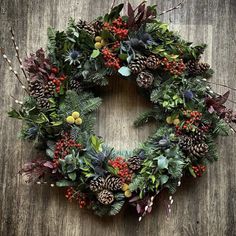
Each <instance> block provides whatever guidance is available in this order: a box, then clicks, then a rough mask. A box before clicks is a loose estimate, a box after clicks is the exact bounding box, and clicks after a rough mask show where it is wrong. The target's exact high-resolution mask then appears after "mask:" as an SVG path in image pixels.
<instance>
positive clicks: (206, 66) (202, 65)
mask: <svg viewBox="0 0 236 236" xmlns="http://www.w3.org/2000/svg"><path fill="white" fill-rule="evenodd" d="M198 66H199V70H200V72H201V74H203V73H205V72H206V71H207V70H209V68H210V65H209V64H208V63H202V62H201V63H199V64H198Z"/></svg>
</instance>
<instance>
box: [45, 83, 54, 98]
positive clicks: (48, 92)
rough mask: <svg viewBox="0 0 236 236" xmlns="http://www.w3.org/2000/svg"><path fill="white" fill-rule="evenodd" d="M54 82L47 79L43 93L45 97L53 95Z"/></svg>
mask: <svg viewBox="0 0 236 236" xmlns="http://www.w3.org/2000/svg"><path fill="white" fill-rule="evenodd" d="M54 89H55V84H54V83H53V82H52V81H49V82H48V83H47V84H46V85H45V86H44V94H45V96H47V97H52V96H53V95H54Z"/></svg>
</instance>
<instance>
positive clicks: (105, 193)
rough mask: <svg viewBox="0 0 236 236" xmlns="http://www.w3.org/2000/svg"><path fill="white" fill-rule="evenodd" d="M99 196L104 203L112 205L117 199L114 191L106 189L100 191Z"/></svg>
mask: <svg viewBox="0 0 236 236" xmlns="http://www.w3.org/2000/svg"><path fill="white" fill-rule="evenodd" d="M97 198H98V201H99V202H101V203H102V204H104V205H110V204H111V203H112V202H113V201H114V199H115V198H114V195H113V193H112V192H111V191H109V190H106V189H104V190H102V191H101V192H100V193H98V196H97Z"/></svg>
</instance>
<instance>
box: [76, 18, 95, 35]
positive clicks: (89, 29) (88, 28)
mask: <svg viewBox="0 0 236 236" xmlns="http://www.w3.org/2000/svg"><path fill="white" fill-rule="evenodd" d="M76 26H77V28H78V30H79V31H81V30H83V31H85V32H86V33H88V34H89V35H91V36H92V37H95V33H96V32H95V29H94V26H93V25H92V24H90V23H88V22H87V21H83V20H79V21H78V23H77V25H76Z"/></svg>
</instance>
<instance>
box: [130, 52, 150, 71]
mask: <svg viewBox="0 0 236 236" xmlns="http://www.w3.org/2000/svg"><path fill="white" fill-rule="evenodd" d="M146 59H147V58H146V57H145V56H136V58H135V59H133V60H132V61H131V62H130V63H129V68H130V70H131V71H132V73H133V74H138V73H140V72H141V71H143V70H144V69H145V68H146Z"/></svg>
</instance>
